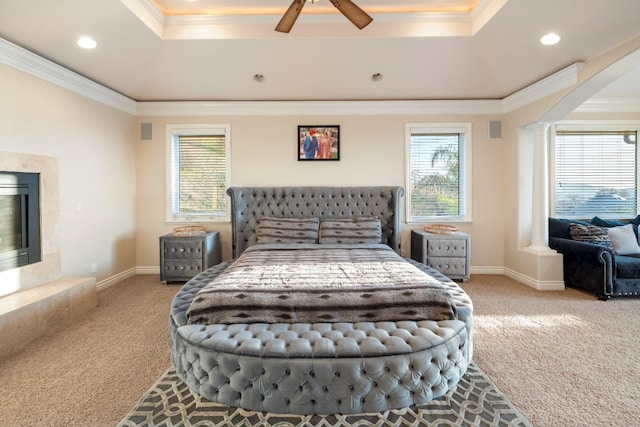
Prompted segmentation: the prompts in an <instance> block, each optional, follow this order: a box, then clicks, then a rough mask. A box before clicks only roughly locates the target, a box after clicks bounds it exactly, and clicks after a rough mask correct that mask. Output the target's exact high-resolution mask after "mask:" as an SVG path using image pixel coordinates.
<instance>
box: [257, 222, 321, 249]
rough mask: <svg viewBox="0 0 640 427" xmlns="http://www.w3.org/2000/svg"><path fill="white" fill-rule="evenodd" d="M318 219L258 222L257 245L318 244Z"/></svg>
mask: <svg viewBox="0 0 640 427" xmlns="http://www.w3.org/2000/svg"><path fill="white" fill-rule="evenodd" d="M318 225H319V220H318V218H272V217H262V218H260V219H259V220H258V243H318Z"/></svg>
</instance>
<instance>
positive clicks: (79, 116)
mask: <svg viewBox="0 0 640 427" xmlns="http://www.w3.org/2000/svg"><path fill="white" fill-rule="evenodd" d="M0 93H1V94H2V96H0V131H1V132H2V136H1V137H0V151H3V152H6V153H18V154H20V156H25V155H26V156H28V155H37V156H46V157H50V158H52V159H54V160H55V161H54V163H55V162H57V168H58V171H57V173H58V183H57V189H58V191H59V195H58V197H57V200H55V202H54V204H55V205H56V208H57V209H58V213H59V224H58V225H59V227H58V230H59V235H58V236H54V237H53V238H55V239H57V240H59V241H58V242H57V246H58V247H59V251H60V252H59V253H60V260H59V263H60V270H59V274H60V275H61V276H62V277H71V276H94V277H96V278H97V280H98V281H100V280H103V279H106V278H109V277H112V276H115V275H118V274H122V273H123V272H125V271H127V270H131V269H133V268H135V266H136V258H135V256H136V253H135V234H136V217H135V201H136V184H135V179H136V175H135V144H134V141H133V135H134V120H135V119H134V117H133V116H131V115H130V114H126V113H123V112H120V111H117V110H114V109H113V108H110V107H107V106H104V105H103V104H100V103H97V102H94V101H91V100H89V99H87V98H85V97H83V96H80V95H77V94H74V93H72V92H70V91H68V90H65V89H62V88H60V87H58V86H55V85H53V84H50V83H47V82H44V81H43V80H40V79H38V78H35V77H32V76H30V75H28V74H25V73H22V72H20V71H16V70H15V69H13V68H10V67H6V66H3V65H0ZM8 156H9V155H6V156H5V157H8ZM77 203H80V204H81V205H82V209H81V212H76V205H77ZM92 263H96V264H97V272H96V273H92V272H91V264H92ZM46 279H49V278H43V280H46Z"/></svg>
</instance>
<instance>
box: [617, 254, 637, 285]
mask: <svg viewBox="0 0 640 427" xmlns="http://www.w3.org/2000/svg"><path fill="white" fill-rule="evenodd" d="M616 275H617V278H618V279H637V278H640V259H638V258H637V257H635V256H626V255H616Z"/></svg>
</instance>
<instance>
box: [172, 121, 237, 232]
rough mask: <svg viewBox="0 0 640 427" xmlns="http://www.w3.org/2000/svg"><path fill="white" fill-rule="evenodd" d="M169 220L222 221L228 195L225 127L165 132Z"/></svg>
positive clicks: (226, 132)
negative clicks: (168, 166) (167, 140)
mask: <svg viewBox="0 0 640 427" xmlns="http://www.w3.org/2000/svg"><path fill="white" fill-rule="evenodd" d="M169 145H170V147H169V148H170V149H169V161H170V183H169V184H170V185H169V188H170V190H169V196H168V197H169V201H170V206H169V212H168V217H169V218H168V219H169V220H170V221H203V220H213V221H215V220H224V219H226V218H227V203H228V200H227V199H228V196H227V194H226V189H227V187H228V176H229V170H228V169H229V167H228V164H229V162H228V158H229V153H228V147H229V144H228V130H227V129H224V128H222V129H220V128H218V129H216V128H213V129H209V128H202V129H200V128H198V127H193V128H188V129H179V128H173V129H170V131H169Z"/></svg>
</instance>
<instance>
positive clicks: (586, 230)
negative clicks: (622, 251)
mask: <svg viewBox="0 0 640 427" xmlns="http://www.w3.org/2000/svg"><path fill="white" fill-rule="evenodd" d="M569 233H570V234H571V238H572V239H573V240H577V241H581V242H584V243H593V244H596V245H600V246H604V247H605V248H608V249H613V245H612V244H611V239H610V238H609V234H608V233H607V229H606V228H602V227H596V226H595V225H582V224H569Z"/></svg>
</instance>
